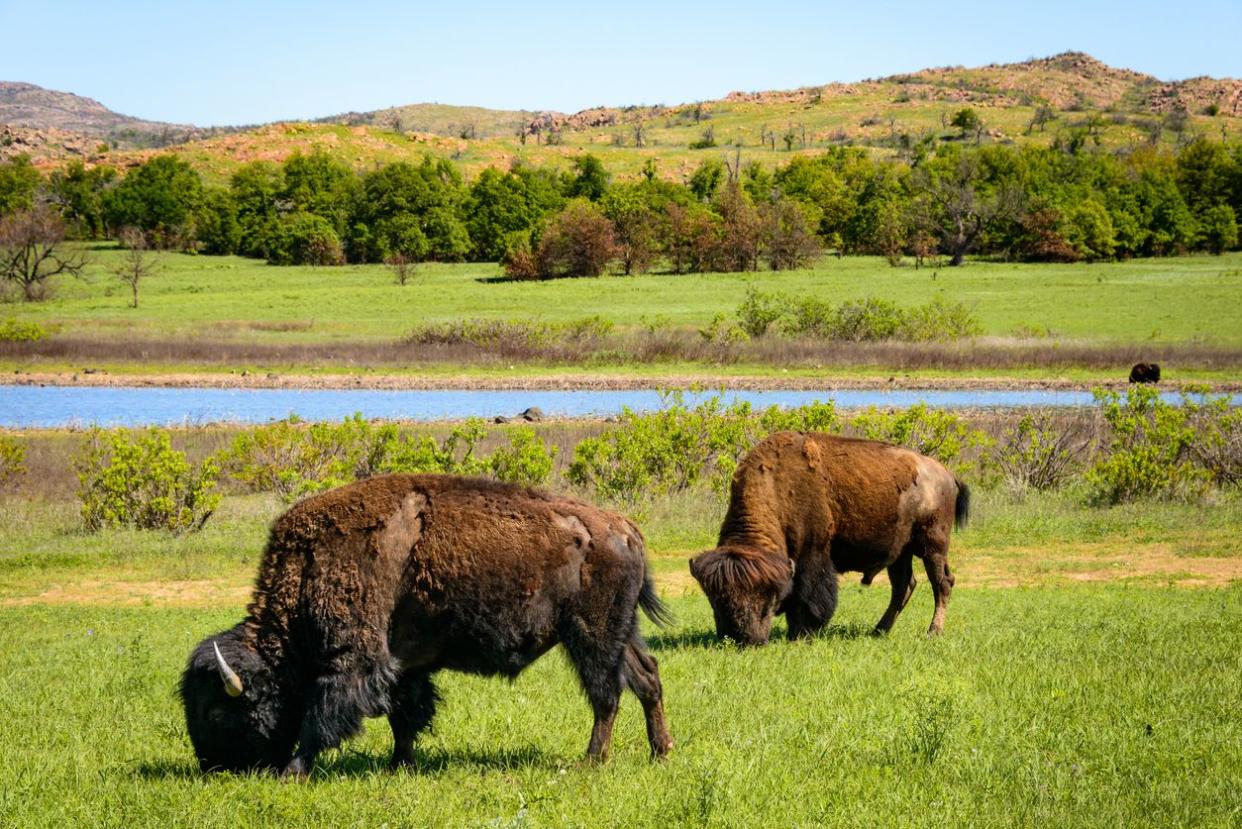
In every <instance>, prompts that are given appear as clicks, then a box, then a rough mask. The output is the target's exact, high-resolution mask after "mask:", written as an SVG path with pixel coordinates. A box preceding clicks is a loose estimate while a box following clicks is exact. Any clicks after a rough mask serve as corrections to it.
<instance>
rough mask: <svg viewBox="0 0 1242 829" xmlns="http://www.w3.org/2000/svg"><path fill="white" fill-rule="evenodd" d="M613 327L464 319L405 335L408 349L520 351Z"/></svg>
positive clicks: (596, 322)
mask: <svg viewBox="0 0 1242 829" xmlns="http://www.w3.org/2000/svg"><path fill="white" fill-rule="evenodd" d="M612 329H613V323H612V321H611V320H607V319H604V318H603V317H601V316H598V315H597V316H591V317H581V318H579V319H576V320H571V321H569V322H562V323H550V322H541V321H539V320H529V319H524V320H489V319H466V320H451V321H449V322H437V323H428V324H426V325H422V326H419V327H418V328H415V329H414V330H412V331H411V332H410V333H409V334H407V335H406V338H405V341H406V342H407V343H409V344H410V345H458V344H462V343H467V344H470V345H475V346H478V347H480V348H488V349H493V350H496V349H501V350H522V349H531V348H539V347H542V346H548V345H552V344H554V343H556V342H562V341H568V342H581V341H583V340H588V339H598V338H601V337H605V336H607V335H608V334H610V333H612Z"/></svg>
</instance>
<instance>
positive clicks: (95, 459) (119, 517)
mask: <svg viewBox="0 0 1242 829" xmlns="http://www.w3.org/2000/svg"><path fill="white" fill-rule="evenodd" d="M76 466H77V471H78V483H79V488H78V498H79V499H80V500H81V501H82V519H83V521H85V523H86V527H87V529H89V530H91V531H92V532H94V531H98V530H100V529H103V528H104V527H137V528H139V529H149V530H157V529H158V530H168V531H169V532H173V533H181V532H192V531H194V530H198V529H200V528H201V527H202V526H203V524H204V523H205V522H206V521H207V519H208V518H210V517H211V514H212V512H213V511H214V510H215V508H216V505H217V504H218V503H219V502H220V496H219V495H218V494H217V493H216V492H215V488H216V476H217V474H218V473H219V469H218V467H217V466H216V464H215V462H214V461H212V460H211V459H207V460H205V461H203V463H202V464H200V465H198V466H197V467H195V466H192V465H191V464H190V462H189V461H188V460H186V457H185V455H184V454H183V453H181V452H178V451H176V450H174V449H173V448H172V444H171V442H170V440H169V436H168V432H166V431H164V430H162V429H150V430H148V431H147V432H145V433H141V434H136V435H131V434H130V433H128V432H125V431H117V432H110V433H109V432H104V431H102V430H100V429H98V428H96V429H93V430H92V431H91V432H90V434H89V435H88V436H87V442H86V446H85V448H84V449H83V451H82V453H81V454H80V455H79V456H78V458H77V462H76Z"/></svg>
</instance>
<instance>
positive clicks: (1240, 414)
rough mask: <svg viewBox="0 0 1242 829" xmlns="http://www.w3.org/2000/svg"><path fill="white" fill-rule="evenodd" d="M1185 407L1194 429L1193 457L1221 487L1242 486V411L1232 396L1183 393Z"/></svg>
mask: <svg viewBox="0 0 1242 829" xmlns="http://www.w3.org/2000/svg"><path fill="white" fill-rule="evenodd" d="M1182 406H1183V408H1184V409H1185V411H1186V416H1187V420H1188V422H1189V423H1190V426H1191V428H1192V429H1193V430H1194V439H1193V441H1192V442H1191V444H1190V454H1191V458H1192V459H1193V460H1194V462H1195V464H1197V465H1198V466H1199V467H1200V468H1202V469H1203V470H1204V471H1205V472H1206V473H1207V475H1208V476H1209V477H1210V478H1211V480H1212V481H1213V483H1215V484H1217V485H1220V486H1237V485H1238V484H1242V408H1238V407H1236V406H1234V404H1233V395H1228V394H1222V395H1217V396H1212V395H1209V394H1193V393H1189V392H1185V393H1183V394H1182Z"/></svg>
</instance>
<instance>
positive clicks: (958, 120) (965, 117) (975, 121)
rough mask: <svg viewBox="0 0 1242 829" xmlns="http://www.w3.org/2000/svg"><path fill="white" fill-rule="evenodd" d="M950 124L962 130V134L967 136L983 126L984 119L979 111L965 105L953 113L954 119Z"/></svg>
mask: <svg viewBox="0 0 1242 829" xmlns="http://www.w3.org/2000/svg"><path fill="white" fill-rule="evenodd" d="M949 126H951V127H957V128H958V129H960V130H961V131H962V136H963V137H965V136H966V135H968V134H969V133H972V132H974V131H975V130H977V129H979V128H980V127H982V126H983V120H982V119H981V118H980V117H979V113H977V112H975V111H974V110H973V109H971V108H970V107H965V108H963V109H959V110H958V111H957V112H955V113H953V117H952V119H950V120H949Z"/></svg>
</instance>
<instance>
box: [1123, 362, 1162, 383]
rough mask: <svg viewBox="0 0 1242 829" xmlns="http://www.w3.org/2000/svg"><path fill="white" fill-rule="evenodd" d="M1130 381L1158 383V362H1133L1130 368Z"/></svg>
mask: <svg viewBox="0 0 1242 829" xmlns="http://www.w3.org/2000/svg"><path fill="white" fill-rule="evenodd" d="M1130 382H1131V383H1159V382H1160V364H1159V363H1135V364H1134V368H1132V369H1130Z"/></svg>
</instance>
